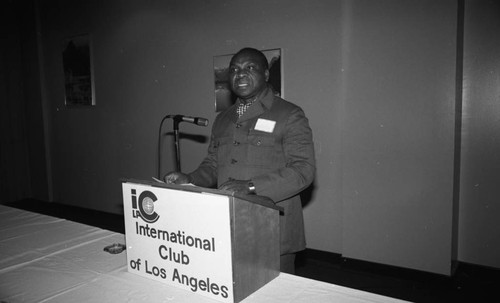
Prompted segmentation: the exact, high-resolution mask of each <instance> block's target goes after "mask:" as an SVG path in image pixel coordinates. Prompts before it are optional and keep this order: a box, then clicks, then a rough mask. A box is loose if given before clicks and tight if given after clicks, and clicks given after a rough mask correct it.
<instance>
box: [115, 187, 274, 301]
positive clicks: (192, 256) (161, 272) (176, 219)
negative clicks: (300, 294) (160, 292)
mask: <svg viewBox="0 0 500 303" xmlns="http://www.w3.org/2000/svg"><path fill="white" fill-rule="evenodd" d="M122 189H123V206H124V216H125V237H126V246H127V267H128V271H129V272H131V273H135V274H138V275H140V276H143V277H146V278H150V279H154V280H156V281H160V282H162V283H165V284H168V285H171V286H175V287H179V288H182V289H185V290H187V291H190V292H192V293H194V294H196V295H202V296H206V297H209V298H212V299H215V300H217V301H220V302H240V301H241V300H243V299H244V298H245V297H247V296H249V295H250V294H252V293H253V292H255V291H256V290H257V289H259V288H261V287H262V286H264V285H265V284H267V283H268V282H269V281H271V280H273V279H274V278H276V277H277V276H278V275H279V268H280V267H279V262H280V247H279V246H280V244H279V243H280V235H279V212H280V211H281V210H282V209H281V208H280V207H278V206H276V205H275V204H274V203H273V202H272V201H271V200H270V199H268V198H265V197H259V196H253V195H248V196H247V195H237V194H234V193H232V192H228V191H220V190H215V189H208V188H201V187H196V186H191V185H171V184H164V183H159V182H153V181H151V182H149V181H142V180H133V179H127V180H123V183H122ZM165 296H166V298H167V297H168V294H165Z"/></svg>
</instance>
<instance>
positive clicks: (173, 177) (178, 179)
mask: <svg viewBox="0 0 500 303" xmlns="http://www.w3.org/2000/svg"><path fill="white" fill-rule="evenodd" d="M163 180H165V183H168V184H187V183H190V182H191V180H190V178H189V176H188V175H186V174H185V173H181V172H178V171H172V172H169V173H168V174H166V175H165V177H163Z"/></svg>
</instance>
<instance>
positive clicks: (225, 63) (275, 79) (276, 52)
mask: <svg viewBox="0 0 500 303" xmlns="http://www.w3.org/2000/svg"><path fill="white" fill-rule="evenodd" d="M262 52H263V53H264V55H265V56H266V58H267V62H268V63H269V80H268V83H269V84H271V86H272V87H273V90H274V93H275V94H276V95H278V96H281V97H282V98H284V92H283V77H282V74H283V73H282V72H283V70H282V68H283V66H282V63H281V62H282V60H281V59H282V49H281V48H276V49H268V50H262ZM233 55H234V54H230V55H220V56H214V82H215V111H216V112H220V111H223V110H224V109H226V108H228V107H229V106H231V105H233V104H234V102H235V101H236V96H234V95H233V93H232V92H231V89H230V86H229V73H228V69H229V62H230V61H231V58H232V57H233Z"/></svg>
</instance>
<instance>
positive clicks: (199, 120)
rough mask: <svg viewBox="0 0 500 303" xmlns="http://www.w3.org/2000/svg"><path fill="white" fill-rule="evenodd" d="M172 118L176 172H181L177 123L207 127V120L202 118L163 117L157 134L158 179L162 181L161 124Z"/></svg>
mask: <svg viewBox="0 0 500 303" xmlns="http://www.w3.org/2000/svg"><path fill="white" fill-rule="evenodd" d="M169 118H172V120H173V124H174V127H173V128H174V144H175V163H176V165H175V167H176V171H178V172H180V171H181V159H180V157H181V152H180V147H179V123H181V122H182V121H186V122H190V123H194V124H196V125H200V126H207V125H208V120H207V119H204V118H195V117H188V116H183V115H167V116H165V117H163V119H162V120H161V123H160V130H159V134H158V179H160V180H161V179H162V177H161V175H160V174H161V130H162V126H163V122H165V120H167V119H169Z"/></svg>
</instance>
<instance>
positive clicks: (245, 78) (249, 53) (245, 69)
mask: <svg viewBox="0 0 500 303" xmlns="http://www.w3.org/2000/svg"><path fill="white" fill-rule="evenodd" d="M268 79H269V65H268V63H267V58H266V56H264V54H263V53H262V52H261V51H259V50H256V49H254V48H243V49H241V50H240V51H239V52H238V53H236V54H235V55H234V56H233V58H232V59H231V62H230V63H229V83H230V84H231V90H232V91H233V93H234V94H236V95H237V96H238V97H239V98H240V99H242V100H244V101H247V100H250V99H253V98H255V97H256V96H257V95H259V94H260V93H261V92H262V91H263V90H264V89H265V88H266V87H267V80H268Z"/></svg>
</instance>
